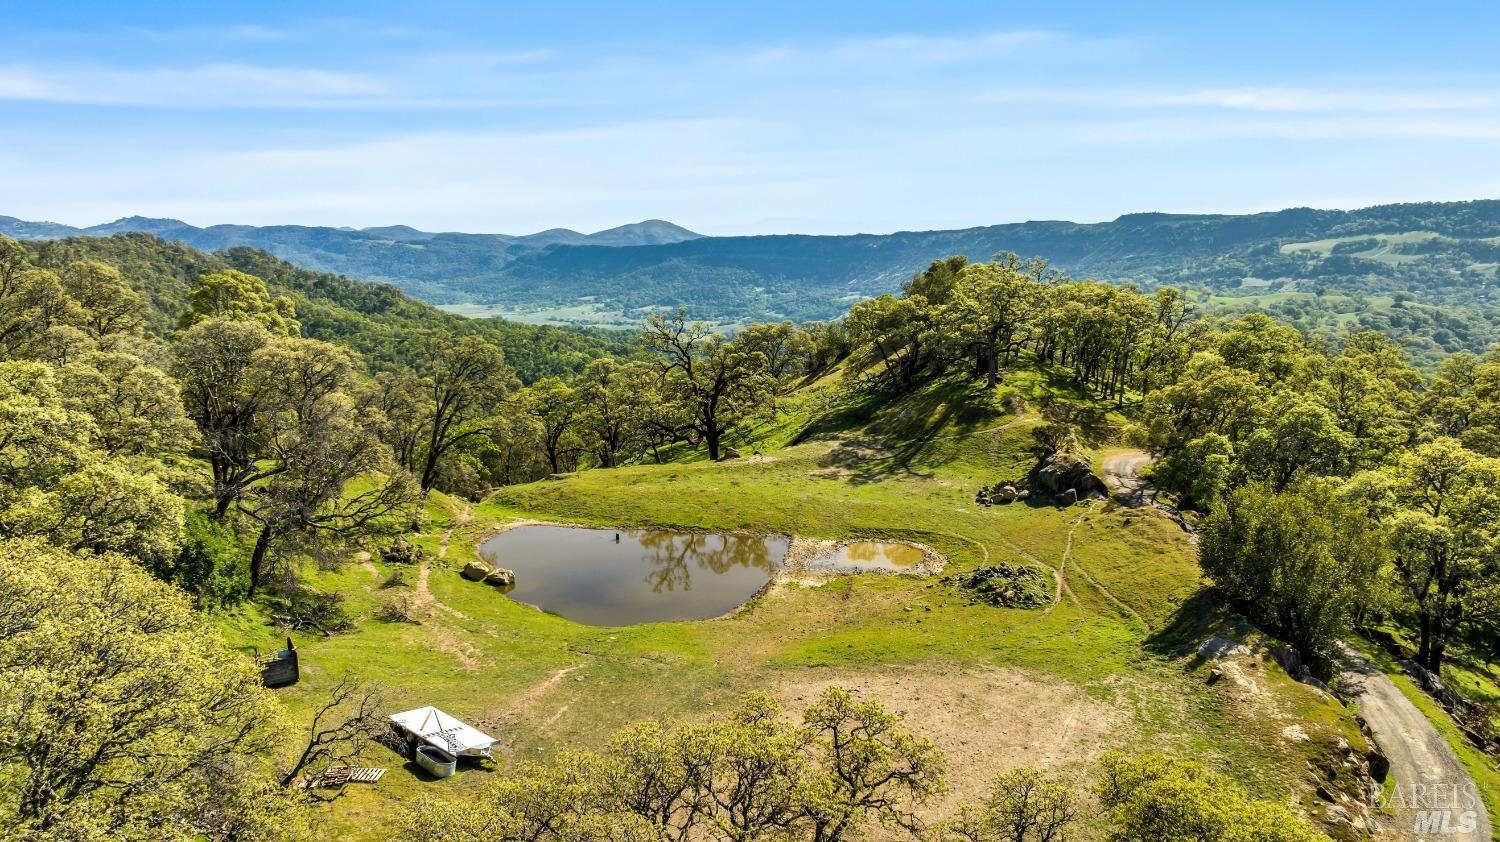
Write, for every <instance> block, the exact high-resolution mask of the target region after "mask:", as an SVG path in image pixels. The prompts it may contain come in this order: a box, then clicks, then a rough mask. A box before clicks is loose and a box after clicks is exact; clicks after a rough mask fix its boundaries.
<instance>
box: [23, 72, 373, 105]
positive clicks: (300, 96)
mask: <svg viewBox="0 0 1500 842" xmlns="http://www.w3.org/2000/svg"><path fill="white" fill-rule="evenodd" d="M388 93H389V89H388V88H387V86H386V84H385V83H384V82H383V81H381V80H379V79H377V78H374V77H372V76H368V75H364V74H359V73H345V72H340V71H334V70H321V69H316V68H300V67H259V66H254V65H244V64H206V65H201V66H197V67H187V68H168V67H162V68H150V69H143V70H127V69H121V68H112V67H101V66H93V65H72V66H66V67H35V66H27V65H9V66H0V98H4V99H12V100H40V101H47V102H61V103H74V104H87V105H128V106H165V107H204V106H209V107H251V108H255V107H304V106H314V105H322V104H329V103H331V102H337V101H348V100H360V101H374V100H377V99H378V98H379V97H382V96H384V95H386V94H388Z"/></svg>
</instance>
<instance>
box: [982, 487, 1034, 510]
mask: <svg viewBox="0 0 1500 842" xmlns="http://www.w3.org/2000/svg"><path fill="white" fill-rule="evenodd" d="M1030 496H1031V490H1030V489H1028V488H1025V487H1023V486H1018V485H1016V484H1015V483H1013V482H997V483H995V484H994V485H986V486H983V487H982V488H980V489H979V494H977V495H976V496H975V497H974V502H976V503H978V504H979V505H981V506H1003V505H1005V504H1006V503H1014V502H1015V501H1017V500H1025V499H1026V498H1028V497H1030Z"/></svg>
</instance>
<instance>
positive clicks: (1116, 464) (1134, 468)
mask: <svg viewBox="0 0 1500 842" xmlns="http://www.w3.org/2000/svg"><path fill="white" fill-rule="evenodd" d="M1150 464H1151V454H1149V453H1147V452H1146V451H1144V450H1125V451H1121V452H1120V453H1116V454H1113V455H1111V456H1107V457H1105V459H1104V484H1105V485H1108V486H1109V490H1110V491H1112V492H1114V495H1115V496H1116V497H1118V498H1120V499H1121V500H1123V501H1125V503H1126V504H1127V505H1131V506H1144V505H1146V504H1147V503H1150V502H1151V500H1152V498H1153V497H1155V496H1156V492H1155V490H1154V489H1152V488H1151V484H1150V483H1148V482H1146V480H1144V479H1142V478H1141V471H1142V470H1144V469H1145V467H1146V466H1147V465H1150Z"/></svg>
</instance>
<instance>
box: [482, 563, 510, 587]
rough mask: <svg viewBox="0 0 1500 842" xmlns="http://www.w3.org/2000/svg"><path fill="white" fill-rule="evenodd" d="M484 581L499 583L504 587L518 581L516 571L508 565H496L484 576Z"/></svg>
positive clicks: (486, 582)
mask: <svg viewBox="0 0 1500 842" xmlns="http://www.w3.org/2000/svg"><path fill="white" fill-rule="evenodd" d="M484 583H485V584H486V585H497V586H499V587H502V588H508V587H510V586H511V585H514V584H515V583H516V571H514V570H511V569H510V568H508V567H496V568H495V569H494V570H491V571H490V573H489V575H488V576H485V577H484Z"/></svg>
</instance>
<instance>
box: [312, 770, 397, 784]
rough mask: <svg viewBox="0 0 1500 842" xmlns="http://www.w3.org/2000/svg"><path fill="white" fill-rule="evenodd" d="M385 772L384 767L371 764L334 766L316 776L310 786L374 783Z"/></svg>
mask: <svg viewBox="0 0 1500 842" xmlns="http://www.w3.org/2000/svg"><path fill="white" fill-rule="evenodd" d="M384 774H385V770H384V769H380V768H375V767H371V766H333V767H330V768H329V769H328V770H327V771H325V772H324V773H323V774H321V775H319V776H318V777H316V778H314V779H313V782H312V784H311V785H310V788H312V789H329V788H333V787H339V786H343V785H344V784H350V783H356V784H372V783H375V782H376V781H378V780H380V778H381V776H383V775H384Z"/></svg>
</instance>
